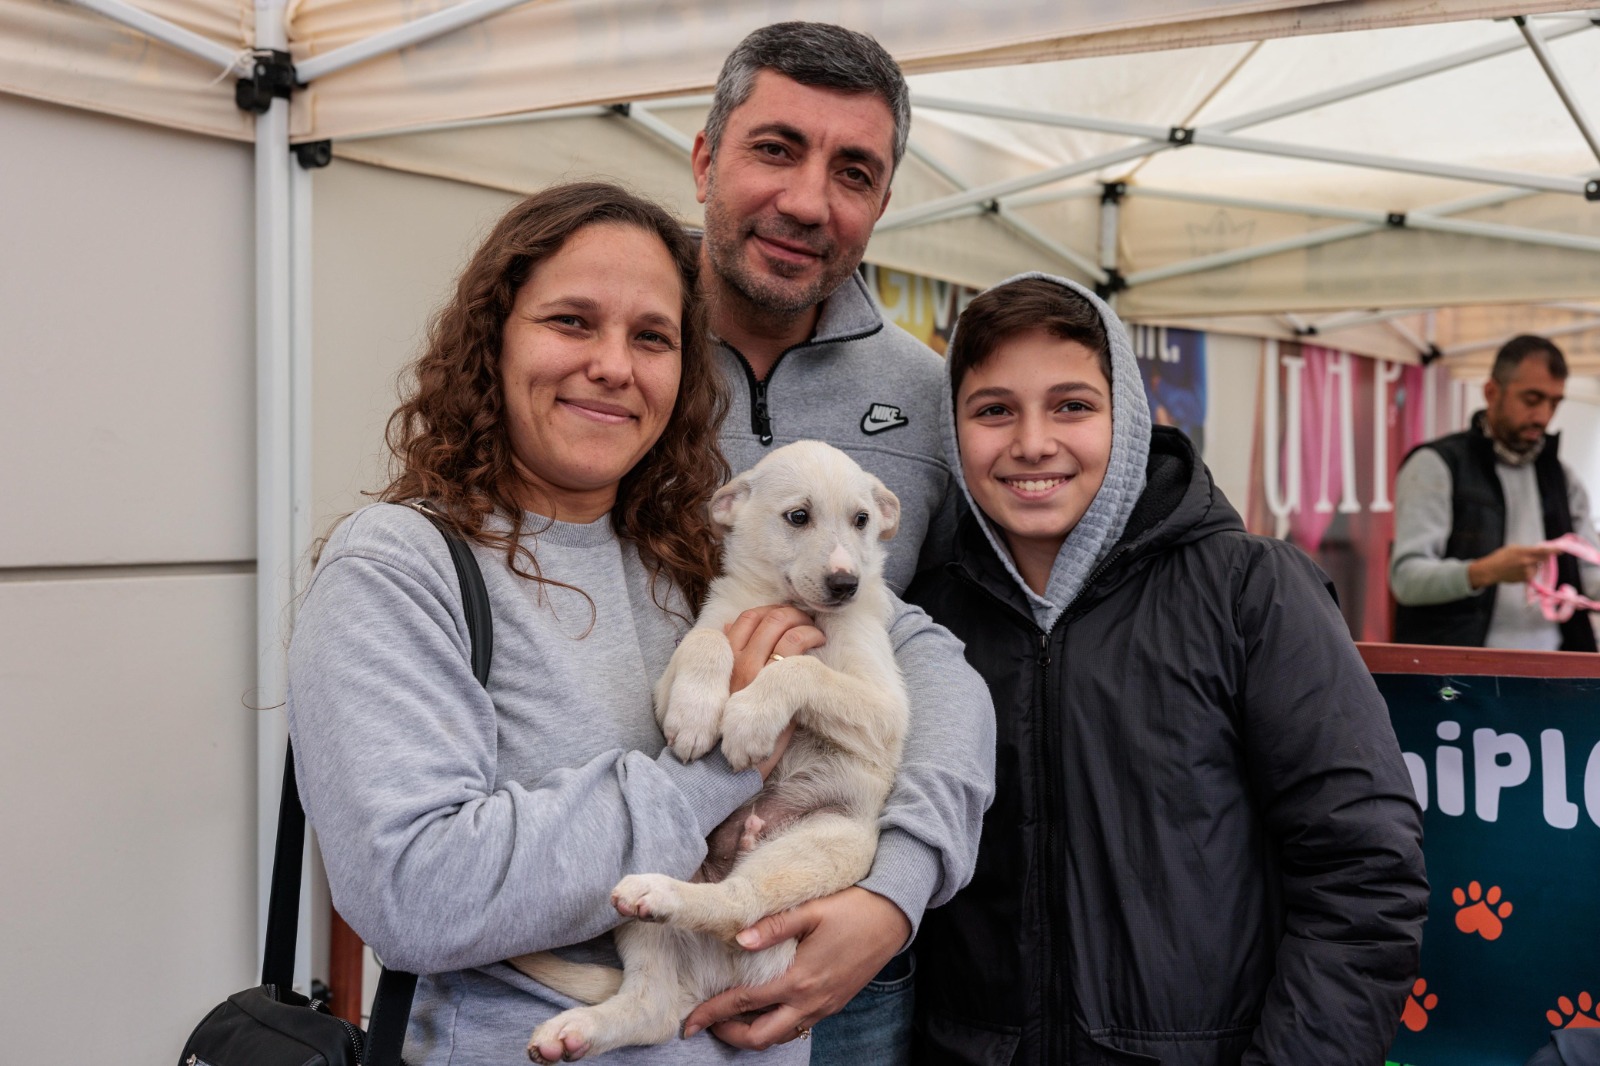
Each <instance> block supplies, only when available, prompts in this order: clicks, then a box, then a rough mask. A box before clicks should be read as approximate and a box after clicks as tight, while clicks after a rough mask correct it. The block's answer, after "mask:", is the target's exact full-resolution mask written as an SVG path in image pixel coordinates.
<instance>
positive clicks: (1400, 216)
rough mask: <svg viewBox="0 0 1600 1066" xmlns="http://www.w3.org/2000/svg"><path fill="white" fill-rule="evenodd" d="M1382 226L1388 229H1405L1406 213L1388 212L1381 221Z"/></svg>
mask: <svg viewBox="0 0 1600 1066" xmlns="http://www.w3.org/2000/svg"><path fill="white" fill-rule="evenodd" d="M1383 224H1384V225H1386V226H1388V227H1389V228H1390V229H1405V228H1406V213H1405V212H1404V211H1390V212H1389V213H1388V215H1387V216H1385V218H1384V220H1383Z"/></svg>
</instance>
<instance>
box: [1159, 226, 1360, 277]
mask: <svg viewBox="0 0 1600 1066" xmlns="http://www.w3.org/2000/svg"><path fill="white" fill-rule="evenodd" d="M1374 228H1375V227H1373V226H1369V225H1366V224H1364V223H1354V224H1352V225H1348V226H1331V227H1329V228H1327V229H1320V230H1317V231H1316V232H1314V233H1304V234H1301V235H1300V236H1298V237H1286V238H1284V239H1283V240H1281V241H1268V242H1267V243H1266V244H1255V245H1251V246H1250V247H1249V248H1236V249H1234V250H1233V251H1230V252H1218V253H1217V254H1215V255H1203V256H1200V257H1199V258H1197V259H1186V260H1184V261H1183V262H1181V263H1170V264H1168V265H1167V266H1164V267H1153V268H1152V269H1150V270H1141V271H1139V272H1138V273H1136V274H1130V275H1128V287H1129V288H1130V289H1131V288H1134V287H1136V286H1139V285H1148V284H1150V283H1151V282H1156V281H1165V280H1166V279H1167V278H1177V277H1182V276H1183V275H1185V274H1199V273H1201V272H1203V271H1207V270H1217V269H1219V268H1221V267H1226V266H1233V265H1234V264H1236V263H1245V262H1248V261H1250V260H1251V259H1261V258H1264V257H1265V256H1269V255H1277V254H1279V253H1280V252H1292V251H1296V250H1298V249H1301V248H1313V247H1315V246H1317V245H1319V244H1328V243H1331V242H1333V241H1343V240H1349V239H1350V238H1351V237H1359V236H1361V235H1362V234H1364V233H1371V232H1372V231H1373V229H1374Z"/></svg>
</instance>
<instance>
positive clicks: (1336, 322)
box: [1312, 307, 1427, 333]
mask: <svg viewBox="0 0 1600 1066" xmlns="http://www.w3.org/2000/svg"><path fill="white" fill-rule="evenodd" d="M1426 312H1427V308H1423V307H1402V308H1397V309H1395V310H1392V311H1340V312H1338V313H1337V314H1332V315H1329V316H1328V317H1327V318H1323V319H1319V320H1317V321H1316V322H1314V323H1312V325H1314V326H1315V327H1316V330H1317V332H1318V333H1334V332H1336V331H1338V330H1341V329H1355V328H1356V327H1357V326H1370V325H1372V324H1373V323H1374V322H1388V321H1390V320H1392V319H1396V318H1406V317H1407V316H1410V315H1420V314H1425V313H1426Z"/></svg>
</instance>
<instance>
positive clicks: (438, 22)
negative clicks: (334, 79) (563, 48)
mask: <svg viewBox="0 0 1600 1066" xmlns="http://www.w3.org/2000/svg"><path fill="white" fill-rule="evenodd" d="M527 2H528V0H463V2H462V3H459V4H452V5H451V6H450V7H447V8H444V9H443V10H440V11H435V12H434V13H433V14H431V15H424V16H423V17H422V18H418V19H412V20H411V21H410V22H407V23H404V24H402V25H399V26H396V27H394V28H393V29H389V30H383V31H382V32H380V33H375V34H373V35H372V36H371V37H368V38H366V39H364V40H360V41H356V42H355V43H354V44H347V45H345V46H344V47H343V48H335V49H334V50H333V51H331V52H327V53H324V54H323V55H320V56H312V57H311V58H310V59H307V60H306V61H305V62H304V63H300V64H297V65H296V67H295V72H296V73H297V74H298V75H299V78H300V80H301V81H302V82H309V81H312V80H313V79H316V78H321V77H326V76H327V75H329V74H333V73H335V72H336V71H340V70H343V69H345V68H346V67H352V66H355V65H356V64H357V63H365V62H366V61H367V60H369V59H376V58H378V57H379V56H382V55H387V54H389V53H390V52H398V51H399V50H400V49H402V48H406V47H408V46H410V45H413V44H421V43H422V42H423V41H431V40H432V39H433V38H435V37H440V36H442V35H444V34H446V33H449V32H450V31H451V30H459V29H460V28H461V27H463V26H470V25H472V24H473V23H475V22H482V21H484V20H485V19H488V18H491V17H493V16H495V15H498V14H500V13H501V12H503V11H509V10H510V9H511V8H514V7H520V6H522V5H523V4H525V3H527Z"/></svg>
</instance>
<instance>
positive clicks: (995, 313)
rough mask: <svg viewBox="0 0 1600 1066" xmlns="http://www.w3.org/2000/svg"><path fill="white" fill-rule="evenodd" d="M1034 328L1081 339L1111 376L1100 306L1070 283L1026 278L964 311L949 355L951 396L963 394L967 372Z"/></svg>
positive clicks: (1108, 377) (993, 291) (986, 295)
mask: <svg viewBox="0 0 1600 1066" xmlns="http://www.w3.org/2000/svg"><path fill="white" fill-rule="evenodd" d="M1033 332H1043V333H1048V334H1050V336H1052V337H1059V338H1060V339H1062V340H1066V341H1077V342H1078V343H1079V344H1081V345H1083V346H1084V347H1085V348H1087V349H1089V350H1090V351H1091V352H1093V353H1094V354H1095V358H1096V359H1098V360H1099V362H1100V371H1101V373H1103V374H1105V376H1106V381H1108V382H1109V381H1110V380H1111V342H1110V339H1109V338H1108V337H1107V336H1106V324H1105V320H1104V319H1102V318H1101V317H1100V311H1099V309H1098V308H1096V307H1095V305H1094V304H1093V303H1091V302H1090V301H1089V299H1088V298H1087V297H1085V296H1082V295H1080V294H1079V293H1077V292H1075V291H1073V290H1072V289H1069V288H1067V287H1066V286H1065V285H1061V284H1058V283H1057V282H1054V281H1047V280H1046V279H1044V278H1023V279H1021V280H1020V281H1013V282H1010V283H1009V284H1005V285H1000V286H997V287H995V288H993V289H990V290H989V291H988V292H985V293H982V294H981V295H979V296H977V297H976V298H975V299H973V301H972V302H971V303H970V304H968V305H967V309H966V310H965V311H963V312H961V317H960V319H958V320H957V321H956V329H955V336H954V337H952V338H951V341H950V350H949V351H948V352H947V353H946V354H945V358H946V359H948V360H949V361H950V393H951V395H952V396H959V395H960V393H961V379H962V378H964V377H966V375H967V371H969V370H971V369H972V368H973V367H977V366H982V365H983V364H984V363H985V362H986V361H987V360H988V358H989V356H990V355H992V354H993V353H994V350H995V349H996V348H998V347H999V346H1000V345H1001V344H1002V343H1003V342H1005V341H1008V340H1010V339H1011V338H1012V337H1016V336H1020V335H1021V334H1024V333H1033Z"/></svg>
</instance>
